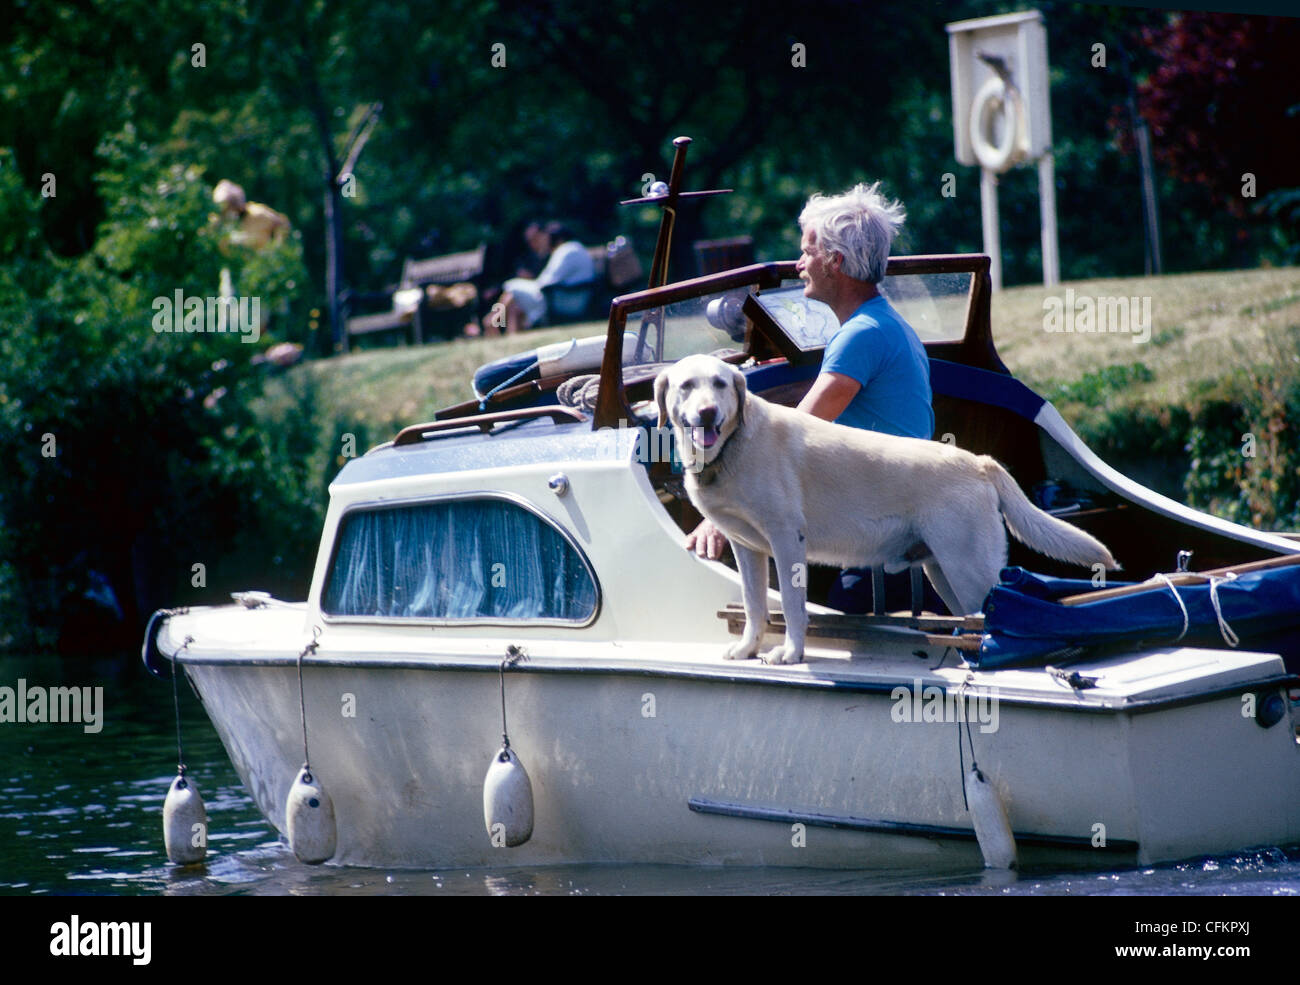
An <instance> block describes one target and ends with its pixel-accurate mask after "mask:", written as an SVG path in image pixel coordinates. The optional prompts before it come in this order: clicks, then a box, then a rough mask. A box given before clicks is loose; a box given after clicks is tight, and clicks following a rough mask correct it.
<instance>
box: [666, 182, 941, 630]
mask: <svg viewBox="0 0 1300 985" xmlns="http://www.w3.org/2000/svg"><path fill="white" fill-rule="evenodd" d="M878 188H879V184H878V183H877V184H876V185H871V186H867V185H858V186H856V187H855V188H853V189H851V190H850V191H847V192H845V193H844V194H842V195H836V196H833V197H827V196H824V195H814V196H812V198H810V199H809V200H808V203H807V205H805V206H804V210H803V212H801V213H800V215H799V227H800V229H801V231H802V234H803V235H802V239H801V241H800V246H801V248H802V253H801V255H800V257H799V263H798V264H797V269H798V271H799V278H800V280H802V281H803V282H804V296H805V297H809V298H813V299H814V300H817V301H823V302H825V303H826V304H827V305H829V306H830V308H831V310H832V311H834V312H835V317H836V318H837V319H838V320H839V322H840V327H839V330H838V331H836V333H835V334H834V335H833V336H832V337H831V339H830V341H829V342H827V343H826V349H825V351H824V352H823V354H822V365H821V372H820V373H819V374H818V376H817V378H816V379H815V380H814V381H813V385H812V387H811V389H809V391H808V393H807V394H806V395H805V396H804V398H803V400H801V401H800V402H799V408H798V409H799V410H802V411H805V412H807V413H809V414H813V415H815V416H816V417H820V418H823V419H824V420H828V421H834V422H836V423H837V424H845V425H848V426H849V427H859V428H865V429H867V430H871V431H882V432H885V433H888V434H897V435H902V436H903V437H910V438H927V439H928V438H930V437H931V436H932V435H933V432H934V411H933V410H932V409H931V406H930V361H929V358H928V357H927V356H926V354H925V347H924V346H923V345H922V344H921V340H920V339H919V338H918V337H917V334H916V332H915V331H914V330H913V329H912V327H911V326H910V325H908V324H907V322H906V321H904V320H903V317H902V316H901V315H900V314H899V313H898V312H897V311H895V310H894V307H893V306H892V305H891V304H890V303H889V301H888V300H887V299H886V298H885V297H884V295H882V294H881V293H880V291H879V288H878V285H879V284H880V282H881V281H882V280H884V278H885V267H886V265H887V263H888V260H889V248H890V245H891V244H892V242H893V239H894V237H895V236H896V235H897V234H898V231H899V229H900V228H902V225H903V219H904V212H903V207H902V205H901V204H900V203H898V202H889V201H888V200H886V199H885V198H884V196H882V195H881V194H880V193H879V191H878ZM832 481H833V480H832ZM725 545H726V538H725V537H724V536H723V535H722V533H721V531H719V530H718V529H717V528H716V527H714V526H713V524H711V523H709V521H708V520H705V521H704V522H703V523H701V524H700V525H699V526H698V527H697V528H696V529H695V530H694V532H692V533H691V534H690V535H689V536H688V537H687V539H686V547H687V549H688V550H694V551H695V552H696V553H697V554H699V556H700V557H707V558H710V559H712V560H716V559H717V558H719V557H721V555H722V549H723V547H724V546H725ZM863 573H864V572H863V570H861V569H849V570H846V571H844V572H841V576H840V579H839V581H838V583H837V585H836V586H835V587H834V588H833V589H832V591H831V595H830V598H829V600H828V601H829V604H830V605H832V606H834V607H835V608H838V609H841V610H842V611H845V612H866V611H869V610H870V603H871V598H870V586H871V579H870V577H869V575H868V576H867V577H866V578H863ZM898 577H899V578H901V587H902V588H903V590H904V591H906V590H907V587H908V584H909V578H908V576H907V575H906V574H903V575H901V576H898ZM886 580H887V581H890V580H891V579H886ZM887 587H889V586H887ZM927 600H928V602H927V604H928V605H929V604H930V603H934V604H938V597H937V595H934V594H933V592H927ZM895 607H896V608H901V606H895ZM931 607H933V606H931Z"/></svg>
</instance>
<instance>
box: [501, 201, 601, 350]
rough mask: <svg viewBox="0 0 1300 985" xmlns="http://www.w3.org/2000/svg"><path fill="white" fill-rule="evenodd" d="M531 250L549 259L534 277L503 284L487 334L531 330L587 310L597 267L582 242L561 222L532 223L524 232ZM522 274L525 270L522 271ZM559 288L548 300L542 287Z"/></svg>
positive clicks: (512, 280) (509, 333)
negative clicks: (547, 322)
mask: <svg viewBox="0 0 1300 985" xmlns="http://www.w3.org/2000/svg"><path fill="white" fill-rule="evenodd" d="M524 239H525V240H526V241H527V243H528V246H529V248H530V249H531V250H532V251H533V252H534V253H535V254H537V255H538V256H539V257H540V256H544V257H546V266H545V267H543V268H542V271H541V273H539V274H538V275H537V276H536V277H535V278H534V277H512V278H511V279H510V280H508V281H506V282H505V284H504V285H503V289H502V290H503V293H502V295H501V300H500V301H499V302H498V303H497V304H496V305H494V306H493V310H492V312H491V313H490V314H489V315H488V317H487V326H486V332H485V334H487V335H496V334H498V329H499V328H500V327H502V326H504V327H505V330H506V334H507V335H513V334H514V333H516V332H518V331H521V330H522V329H526V328H532V327H533V326H534V325H536V324H538V323H539V322H541V321H543V320H544V319H545V318H547V317H548V316H553V317H559V318H572V317H575V316H577V315H580V314H581V313H582V312H583V311H584V310H586V307H587V303H588V302H589V301H590V300H591V289H592V286H593V284H594V283H595V280H596V267H595V264H593V263H592V261H591V254H589V253H588V252H587V250H586V247H584V246H583V245H582V244H581V243H579V242H577V241H576V240H575V239H574V238H573V236H572V234H571V233H570V232H569V230H568V228H567V227H565V226H564V225H563V224H562V223H559V222H548V223H547V224H546V225H545V226H542V225H539V224H538V223H535V222H534V223H530V224H529V226H528V228H527V229H525V230H524ZM520 272H521V273H523V271H520ZM548 287H549V288H553V289H554V288H558V289H557V290H553V291H552V292H551V293H550V295H549V297H548V295H547V294H544V293H543V291H542V289H543V288H548Z"/></svg>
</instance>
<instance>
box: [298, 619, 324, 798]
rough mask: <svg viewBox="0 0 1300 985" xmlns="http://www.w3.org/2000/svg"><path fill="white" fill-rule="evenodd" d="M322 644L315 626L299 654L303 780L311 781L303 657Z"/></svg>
mask: <svg viewBox="0 0 1300 985" xmlns="http://www.w3.org/2000/svg"><path fill="white" fill-rule="evenodd" d="M319 646H320V627H319V626H313V627H312V630H311V642H310V643H308V644H307V645H306V646H304V647H303V648H302V652H301V653H299V654H298V710H299V711H300V712H302V768H303V771H304V776H303V782H305V783H311V757H310V756H309V755H308V754H307V698H306V696H305V695H304V694H303V687H302V658H303V657H305V656H307V654H309V653H315V652H316V650H317V648H318V647H319Z"/></svg>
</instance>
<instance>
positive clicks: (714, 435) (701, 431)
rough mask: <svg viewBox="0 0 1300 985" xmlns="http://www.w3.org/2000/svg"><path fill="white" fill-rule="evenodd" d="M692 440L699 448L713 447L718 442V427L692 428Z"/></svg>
mask: <svg viewBox="0 0 1300 985" xmlns="http://www.w3.org/2000/svg"><path fill="white" fill-rule="evenodd" d="M691 440H692V441H694V442H695V445H696V447H698V448H712V447H713V446H714V445H715V444H717V443H718V429H717V428H711V427H695V428H691Z"/></svg>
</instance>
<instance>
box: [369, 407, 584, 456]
mask: <svg viewBox="0 0 1300 985" xmlns="http://www.w3.org/2000/svg"><path fill="white" fill-rule="evenodd" d="M541 417H549V418H550V419H551V420H553V421H554V422H555V423H556V424H566V423H570V422H577V423H582V422H584V421H586V420H587V415H585V414H583V413H582V412H581V411H579V410H575V409H573V408H572V407H561V406H558V405H556V406H548V407H517V408H515V409H513V410H498V411H492V412H490V413H487V414H475V415H474V416H472V417H454V418H450V419H448V420H443V421H426V422H425V423H423V424H411V425H408V426H407V427H404V428H402V430H401V431H399V432H398V433H397V437H396V438H394V439H393V446H394V447H398V448H400V447H401V446H403V445H416V444H419V443H420V442H422V441H427V440H429V438H430V437H436V436H437V435H438V434H440V433H445V432H447V431H459V430H462V429H464V428H469V427H476V428H478V429H479V430H480V431H481V432H483V433H484V434H490V433H491V432H492V430H493V429H494V428H495V427H496V426H497V425H499V424H511V423H516V422H518V421H528V420H535V419H537V418H541Z"/></svg>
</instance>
